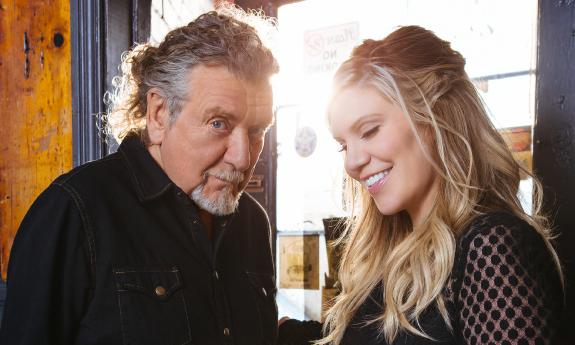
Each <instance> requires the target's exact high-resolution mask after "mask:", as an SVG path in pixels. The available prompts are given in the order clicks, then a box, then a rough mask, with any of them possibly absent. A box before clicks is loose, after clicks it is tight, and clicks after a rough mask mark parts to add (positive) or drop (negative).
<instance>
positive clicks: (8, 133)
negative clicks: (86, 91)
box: [0, 0, 72, 279]
mask: <svg viewBox="0 0 575 345" xmlns="http://www.w3.org/2000/svg"><path fill="white" fill-rule="evenodd" d="M70 52H71V50H70V1H69V0H44V1H40V0H11V1H7V0H0V254H1V255H0V268H1V272H2V277H3V278H4V279H5V277H6V269H7V263H8V257H9V252H10V248H11V245H12V240H13V238H14V235H15V233H16V231H17V229H18V226H19V224H20V221H21V220H22V218H23V216H24V215H25V213H26V211H27V210H28V208H29V207H30V205H31V203H32V202H33V201H34V199H35V198H36V197H37V195H38V194H39V193H40V192H41V191H42V190H43V189H45V188H46V187H47V186H48V185H49V183H50V182H51V181H52V180H53V179H54V178H55V177H57V176H58V175H59V174H61V173H63V172H65V171H67V170H69V169H70V168H71V167H72V103H71V99H72V91H71V77H70V74H71V57H70Z"/></svg>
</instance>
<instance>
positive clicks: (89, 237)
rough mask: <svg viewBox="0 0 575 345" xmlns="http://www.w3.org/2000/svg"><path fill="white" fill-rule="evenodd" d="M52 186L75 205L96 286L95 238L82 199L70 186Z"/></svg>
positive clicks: (55, 183) (57, 183) (93, 283)
mask: <svg viewBox="0 0 575 345" xmlns="http://www.w3.org/2000/svg"><path fill="white" fill-rule="evenodd" d="M54 185H56V186H58V187H60V188H62V189H63V190H64V191H66V192H67V193H68V194H69V195H70V197H71V198H72V200H73V201H74V204H76V207H77V208H78V212H79V213H80V217H81V218H82V223H83V225H84V233H85V235H86V241H87V242H88V251H89V254H90V270H91V273H92V285H93V286H96V244H95V239H94V238H95V237H94V232H93V231H92V226H91V224H90V222H89V221H88V215H87V212H86V206H85V205H84V202H83V201H82V198H81V197H80V195H79V194H78V192H77V191H76V190H75V189H74V188H72V187H71V186H69V185H67V184H64V183H59V182H54Z"/></svg>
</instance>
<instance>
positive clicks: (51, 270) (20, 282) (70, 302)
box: [0, 184, 94, 345]
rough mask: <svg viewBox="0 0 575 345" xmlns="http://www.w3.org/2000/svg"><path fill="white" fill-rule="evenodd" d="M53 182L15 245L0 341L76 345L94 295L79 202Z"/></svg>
mask: <svg viewBox="0 0 575 345" xmlns="http://www.w3.org/2000/svg"><path fill="white" fill-rule="evenodd" d="M72 195H73V193H70V192H69V191H67V190H65V189H64V188H63V187H61V186H58V185H55V184H53V185H51V186H50V187H49V188H48V189H46V190H45V191H44V192H43V193H42V194H41V195H40V196H39V197H38V199H37V200H36V201H35V202H34V204H33V205H32V207H31V208H30V210H29V211H28V213H27V215H26V216H25V217H24V220H23V221H22V223H21V225H20V228H19V230H18V233H17V234H16V237H15V240H14V245H13V247H12V251H11V255H10V261H9V266H8V280H7V295H6V304H5V310H4V316H3V319H2V327H1V329H0V344H11V345H28V344H35V345H42V344H72V343H74V339H75V336H76V334H77V332H78V329H79V325H80V321H81V319H82V317H83V315H84V313H85V310H86V307H87V304H88V303H89V300H90V295H91V293H90V292H91V290H92V289H91V286H92V284H91V276H92V274H91V271H90V269H91V267H92V266H91V264H90V262H91V261H93V260H94V258H93V257H91V256H90V254H89V253H90V252H91V250H90V249H89V247H90V245H89V241H88V238H89V236H87V232H86V230H87V229H85V226H84V224H85V222H83V219H82V213H81V212H80V210H81V203H80V202H79V199H74V198H73V197H72Z"/></svg>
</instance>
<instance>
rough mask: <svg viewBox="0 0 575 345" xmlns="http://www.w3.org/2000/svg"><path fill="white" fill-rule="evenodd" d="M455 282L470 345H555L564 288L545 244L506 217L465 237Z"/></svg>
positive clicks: (492, 219) (462, 328)
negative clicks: (562, 288) (559, 308)
mask: <svg viewBox="0 0 575 345" xmlns="http://www.w3.org/2000/svg"><path fill="white" fill-rule="evenodd" d="M462 242H463V245H462V247H461V248H460V249H462V252H461V253H460V258H459V262H458V263H456V265H459V267H458V270H459V272H460V274H459V279H460V280H459V281H458V282H456V283H454V284H456V285H458V286H453V287H452V288H453V289H454V290H453V291H458V293H457V294H456V301H457V302H456V304H457V305H458V308H457V309H458V314H459V315H458V316H459V321H460V322H459V327H460V332H461V338H462V339H463V340H464V343H465V344H494V345H495V344H504V345H511V344H518V345H527V344H537V345H538V344H555V342H554V341H553V339H554V337H555V336H556V329H557V326H558V325H557V321H558V320H557V314H558V313H557V309H558V307H559V306H560V304H561V298H562V297H561V296H562V292H561V288H560V282H559V280H558V274H557V273H556V270H555V264H554V262H553V259H552V256H551V254H550V253H549V251H548V250H547V248H546V246H545V243H544V241H543V239H542V238H541V237H540V236H539V235H538V234H537V233H536V232H535V231H534V230H533V228H531V227H530V226H529V225H527V224H526V223H524V222H522V221H520V220H518V219H517V218H515V217H513V216H510V215H507V214H501V215H497V216H491V217H487V218H486V219H483V220H482V221H481V222H480V224H478V225H477V226H475V227H472V229H471V230H470V231H469V232H468V233H467V234H465V235H464V240H463V241H462Z"/></svg>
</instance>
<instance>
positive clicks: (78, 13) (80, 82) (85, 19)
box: [70, 0, 151, 166]
mask: <svg viewBox="0 0 575 345" xmlns="http://www.w3.org/2000/svg"><path fill="white" fill-rule="evenodd" d="M70 16H71V33H72V132H73V135H72V138H73V139H72V141H73V142H72V146H73V149H72V151H73V155H74V158H73V164H74V166H78V165H81V164H83V163H86V162H89V161H92V160H96V159H99V158H102V157H104V156H105V155H107V154H108V153H110V152H111V151H114V150H115V145H114V143H115V142H114V141H107V140H106V138H105V136H104V135H103V134H102V131H101V128H102V127H103V125H104V123H103V121H102V118H101V115H103V114H104V112H105V111H106V106H105V104H104V101H103V100H104V95H105V93H106V91H108V90H110V89H111V85H112V78H113V77H114V76H115V75H117V74H118V66H119V64H120V57H121V54H122V53H123V52H124V51H126V50H128V49H130V47H132V45H133V44H134V43H135V42H147V41H148V38H149V37H150V18H151V0H104V1H101V0H71V1H70Z"/></svg>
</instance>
